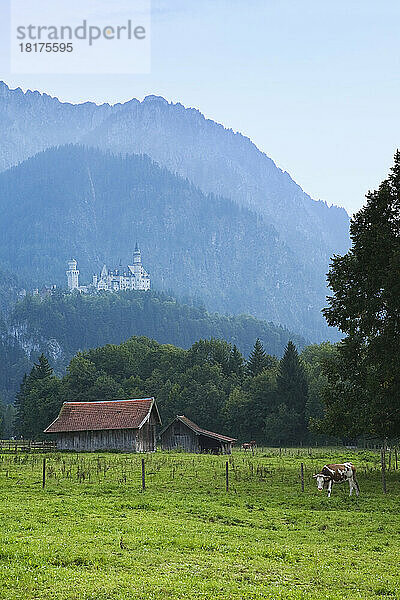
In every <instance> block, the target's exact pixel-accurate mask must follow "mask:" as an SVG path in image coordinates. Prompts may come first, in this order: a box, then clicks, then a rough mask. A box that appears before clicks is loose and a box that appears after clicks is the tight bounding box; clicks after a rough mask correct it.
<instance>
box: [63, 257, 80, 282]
mask: <svg viewBox="0 0 400 600" xmlns="http://www.w3.org/2000/svg"><path fill="white" fill-rule="evenodd" d="M77 264H78V263H77V262H76V260H75V259H74V258H73V259H72V260H69V261H68V271H67V272H66V275H67V280H68V289H69V290H77V289H78V288H79V271H78V269H77V268H76V267H77Z"/></svg>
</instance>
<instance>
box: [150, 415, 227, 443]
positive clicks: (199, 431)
mask: <svg viewBox="0 0 400 600" xmlns="http://www.w3.org/2000/svg"><path fill="white" fill-rule="evenodd" d="M175 421H181V423H183V424H184V425H186V426H187V427H189V428H190V429H191V430H192V431H194V432H195V433H196V434H197V435H205V436H206V437H210V438H213V439H215V440H219V441H220V442H236V438H231V437H228V436H227V435H221V434H220V433H214V432H213V431H208V430H207V429H203V428H202V427H199V426H198V425H196V423H194V422H193V421H191V420H190V419H188V418H187V417H185V415H178V416H177V417H176V418H175V419H174V420H173V421H172V423H170V424H169V425H168V426H167V427H166V428H165V429H164V430H163V431H161V433H160V436H161V435H162V434H163V433H164V431H166V430H167V429H169V427H171V425H172V424H173V423H175Z"/></svg>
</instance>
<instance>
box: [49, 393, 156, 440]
mask: <svg viewBox="0 0 400 600" xmlns="http://www.w3.org/2000/svg"><path fill="white" fill-rule="evenodd" d="M153 407H154V409H155V412H156V415H157V418H158V420H159V422H160V423H161V419H160V415H159V412H158V409H157V405H156V403H155V400H154V398H137V399H131V400H104V401H94V402H64V404H63V405H62V407H61V410H60V414H59V415H58V417H57V418H56V419H55V420H54V421H53V422H52V423H51V425H49V426H48V427H47V429H45V430H44V433H62V432H67V431H101V430H105V429H140V427H142V425H144V423H146V421H147V420H148V418H149V417H150V414H151V411H152V409H153Z"/></svg>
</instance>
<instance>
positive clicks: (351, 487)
mask: <svg viewBox="0 0 400 600" xmlns="http://www.w3.org/2000/svg"><path fill="white" fill-rule="evenodd" d="M349 486H350V494H349V495H350V496H351V495H352V493H353V480H352V479H349Z"/></svg>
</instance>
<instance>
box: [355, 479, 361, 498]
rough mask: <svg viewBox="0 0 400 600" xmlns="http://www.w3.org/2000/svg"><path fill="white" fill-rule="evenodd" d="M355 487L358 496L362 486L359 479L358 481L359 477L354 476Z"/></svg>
mask: <svg viewBox="0 0 400 600" xmlns="http://www.w3.org/2000/svg"><path fill="white" fill-rule="evenodd" d="M354 487H355V490H356V496H359V495H360V487H359V485H358V481H357V479H356V478H355V477H354Z"/></svg>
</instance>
